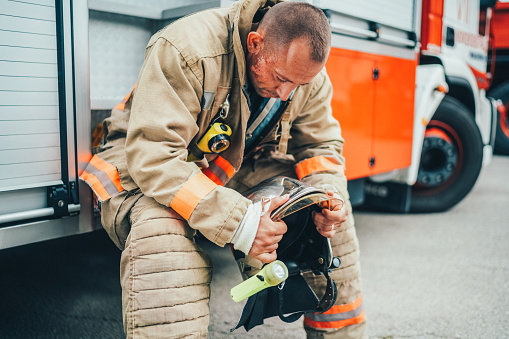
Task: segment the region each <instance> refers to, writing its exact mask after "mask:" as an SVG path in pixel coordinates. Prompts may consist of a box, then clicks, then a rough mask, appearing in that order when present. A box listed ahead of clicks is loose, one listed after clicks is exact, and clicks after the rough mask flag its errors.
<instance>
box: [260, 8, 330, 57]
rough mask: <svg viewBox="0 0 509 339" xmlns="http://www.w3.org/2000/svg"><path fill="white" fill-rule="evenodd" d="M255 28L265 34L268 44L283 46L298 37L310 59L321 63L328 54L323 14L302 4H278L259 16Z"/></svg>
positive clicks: (325, 20) (318, 9) (325, 21)
mask: <svg viewBox="0 0 509 339" xmlns="http://www.w3.org/2000/svg"><path fill="white" fill-rule="evenodd" d="M258 28H261V29H263V30H264V32H265V42H266V43H267V44H268V45H274V46H276V45H278V46H287V45H288V44H289V43H291V42H292V41H294V40H295V39H298V38H306V39H307V41H308V42H309V44H310V47H311V55H310V57H311V59H312V60H314V61H316V62H324V61H325V60H326V59H327V56H328V55H329V50H330V44H331V30H330V26H329V22H328V20H327V17H326V16H325V14H324V12H323V11H322V10H321V9H320V8H318V7H315V6H313V5H311V4H309V3H306V2H281V3H278V4H276V5H275V6H274V7H271V8H270V9H269V10H268V11H267V13H265V15H264V16H263V19H262V21H261V22H260V25H259V26H258Z"/></svg>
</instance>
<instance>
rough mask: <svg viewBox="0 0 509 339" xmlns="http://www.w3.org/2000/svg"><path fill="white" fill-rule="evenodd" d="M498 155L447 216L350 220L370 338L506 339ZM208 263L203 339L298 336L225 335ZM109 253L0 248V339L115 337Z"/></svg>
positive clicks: (269, 325)
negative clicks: (358, 255) (208, 316)
mask: <svg viewBox="0 0 509 339" xmlns="http://www.w3.org/2000/svg"><path fill="white" fill-rule="evenodd" d="M508 175H509V157H495V158H494V161H493V162H492V164H491V165H490V166H488V167H487V168H486V169H484V171H483V173H482V174H481V177H480V179H479V181H478V182H477V184H476V186H475V187H474V190H473V191H472V193H471V194H470V195H469V196H468V197H467V198H466V199H465V200H463V201H462V202H461V203H460V204H459V205H457V206H456V207H454V208H453V209H452V210H450V211H448V212H446V213H439V214H423V215H396V214H381V213H367V212H356V213H355V217H356V223H357V233H358V237H359V240H360V244H361V264H362V270H363V271H362V274H363V286H364V303H365V307H366V312H367V316H368V334H369V336H370V338H392V339H400V338H401V339H402V338H487V339H488V338H489V339H491V338H497V339H498V338H509V294H508V293H507V291H508V290H509V220H508V210H509V178H508ZM202 246H203V247H205V248H206V249H207V250H208V251H209V253H210V254H211V256H212V259H213V261H214V262H215V268H214V280H213V282H212V288H213V292H212V297H211V311H212V316H211V319H212V323H211V326H210V335H209V338H225V337H228V338H264V339H267V338H278V337H279V338H304V337H305V336H304V332H303V330H302V328H301V321H300V320H299V321H297V322H296V323H292V324H284V323H282V322H281V321H279V320H278V319H269V320H268V321H266V324H265V325H264V326H259V327H257V328H254V329H253V330H251V331H250V332H248V333H246V332H245V331H244V330H243V329H238V330H236V331H235V332H233V333H230V332H229V329H230V328H231V327H233V326H234V324H235V323H236V321H237V319H238V316H239V314H240V311H241V309H242V306H243V305H242V303H240V304H236V303H234V302H233V301H232V300H231V299H230V298H229V289H230V288H231V286H233V285H235V284H236V283H238V282H240V274H239V272H238V270H237V267H236V266H235V263H234V262H233V260H232V257H231V254H230V252H229V249H227V248H225V249H220V248H217V247H215V246H212V245H210V244H209V243H203V244H202ZM118 260H119V253H118V251H117V250H116V248H115V247H114V246H113V245H112V244H111V242H110V241H109V240H108V239H107V237H106V235H105V233H104V232H94V233H92V234H86V235H81V236H76V237H69V238H65V239H58V240H55V241H48V242H43V243H40V244H34V245H30V246H23V247H19V248H14V249H8V250H4V251H0V302H1V305H2V307H1V309H0V338H122V337H123V335H122V319H121V305H120V286H119V279H118Z"/></svg>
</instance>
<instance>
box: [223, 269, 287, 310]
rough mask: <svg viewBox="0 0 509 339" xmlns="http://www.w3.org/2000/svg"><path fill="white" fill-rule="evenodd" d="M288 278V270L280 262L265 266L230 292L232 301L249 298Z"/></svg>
mask: <svg viewBox="0 0 509 339" xmlns="http://www.w3.org/2000/svg"><path fill="white" fill-rule="evenodd" d="M286 278H288V268H286V265H285V264H284V263H283V262H282V261H279V260H276V261H274V262H271V263H270V264H267V265H265V266H264V267H263V268H262V269H261V271H260V272H258V273H257V274H255V275H253V276H252V277H251V278H249V279H246V280H244V281H243V282H241V283H240V284H238V285H237V286H235V287H233V288H232V289H231V291H230V293H231V296H232V299H233V300H234V301H235V302H239V301H242V300H244V299H246V298H249V297H250V296H252V295H253V294H255V293H258V292H260V291H261V290H263V289H265V288H267V287H271V286H276V285H278V284H280V283H282V282H283V281H285V280H286Z"/></svg>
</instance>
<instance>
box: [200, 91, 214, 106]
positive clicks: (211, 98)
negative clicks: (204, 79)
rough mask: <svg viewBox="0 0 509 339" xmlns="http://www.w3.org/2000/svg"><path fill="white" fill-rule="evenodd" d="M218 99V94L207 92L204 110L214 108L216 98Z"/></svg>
mask: <svg viewBox="0 0 509 339" xmlns="http://www.w3.org/2000/svg"><path fill="white" fill-rule="evenodd" d="M215 97H216V92H209V91H205V92H204V93H203V104H202V109H203V110H208V109H210V107H211V106H212V103H213V102H214V98H215Z"/></svg>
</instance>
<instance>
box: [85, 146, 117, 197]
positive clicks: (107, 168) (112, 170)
mask: <svg viewBox="0 0 509 339" xmlns="http://www.w3.org/2000/svg"><path fill="white" fill-rule="evenodd" d="M90 164H91V165H92V166H94V167H95V168H97V169H98V170H100V171H103V172H104V173H106V175H108V177H109V178H110V179H111V181H112V182H113V184H114V185H115V187H116V188H117V190H118V191H119V192H122V191H123V190H124V188H123V187H122V184H120V177H119V176H118V171H117V168H116V167H115V166H113V165H111V164H108V163H107V162H105V161H104V160H103V159H101V158H99V157H98V156H97V155H94V156H93V157H92V159H90Z"/></svg>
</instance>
